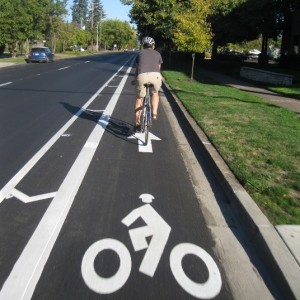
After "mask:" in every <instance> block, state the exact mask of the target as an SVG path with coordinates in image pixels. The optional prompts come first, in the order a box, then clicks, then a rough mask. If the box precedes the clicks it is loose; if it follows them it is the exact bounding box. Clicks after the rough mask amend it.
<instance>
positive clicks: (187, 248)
mask: <svg viewBox="0 0 300 300" xmlns="http://www.w3.org/2000/svg"><path fill="white" fill-rule="evenodd" d="M140 199H141V200H142V202H144V203H145V204H144V205H142V206H140V207H138V208H136V209H134V210H133V211H131V212H130V213H129V214H128V215H127V216H126V217H125V218H124V219H123V220H122V221H121V222H122V223H123V224H124V225H126V226H127V227H129V226H131V225H132V224H133V223H134V222H135V221H136V220H138V219H139V218H141V219H143V221H144V222H145V223H146V225H145V226H142V227H138V228H134V229H130V230H129V236H130V239H131V242H132V245H133V249H134V251H140V250H145V249H147V250H146V253H145V255H144V258H143V260H142V262H141V265H140V268H139V271H140V272H141V273H143V274H146V275H148V276H149V277H153V276H154V275H155V271H156V269H157V266H158V264H159V262H160V259H161V256H162V254H163V252H164V249H165V246H166V244H167V242H168V239H169V235H170V232H171V227H170V226H169V225H168V224H167V223H166V222H165V220H164V219H163V218H162V217H161V216H160V215H159V214H158V213H157V211H156V210H155V209H154V208H153V207H152V206H151V203H152V200H153V199H154V197H153V196H152V195H150V194H142V195H141V196H140ZM148 237H152V238H151V241H150V242H149V244H148V242H147V238H148ZM103 250H112V251H114V252H115V254H116V255H118V257H119V259H120V265H119V269H118V270H117V272H116V273H115V274H114V275H113V276H111V277H109V278H104V277H101V276H100V275H99V274H97V272H96V270H95V267H94V261H95V259H96V256H97V255H98V254H99V253H100V252H102V251H103ZM189 254H193V255H195V256H197V257H198V258H200V259H201V260H202V261H203V262H204V263H205V265H206V267H207V270H208V273H209V277H208V279H207V281H206V282H204V283H198V282H195V281H193V280H191V279H190V278H189V277H188V276H187V275H186V273H185V272H184V270H183V268H182V260H183V258H184V257H185V256H186V255H189ZM131 267H132V261H131V255H130V253H129V250H128V249H127V247H126V246H125V245H124V244H123V243H121V242H120V241H118V240H115V239H109V238H108V239H102V240H99V241H97V242H95V243H93V244H92V245H91V246H90V247H89V248H88V250H87V251H86V252H85V254H84V257H83V260H82V264H81V273H82V277H83V279H84V281H85V283H86V285H87V286H88V287H89V288H90V289H91V290H93V291H94V292H96V293H99V294H111V293H114V292H116V291H118V290H119V289H120V288H122V286H123V285H124V284H125V283H126V282H127V280H128V278H129V276H130V273H131ZM170 267H171V270H172V273H173V276H174V278H175V280H176V281H177V282H178V284H179V285H180V286H181V287H182V288H183V289H184V290H185V291H186V292H187V293H189V294H190V295H192V296H194V297H196V298H199V299H211V298H214V297H215V296H217V295H218V294H219V293H220V290H221V287H222V279H221V274H220V271H219V268H218V266H217V265H216V263H215V261H214V260H213V258H212V257H211V256H210V255H209V254H208V253H207V252H206V251H205V250H204V249H202V248H201V247H199V246H196V245H194V244H190V243H181V244H178V245H176V246H175V247H174V248H173V249H172V251H171V254H170Z"/></svg>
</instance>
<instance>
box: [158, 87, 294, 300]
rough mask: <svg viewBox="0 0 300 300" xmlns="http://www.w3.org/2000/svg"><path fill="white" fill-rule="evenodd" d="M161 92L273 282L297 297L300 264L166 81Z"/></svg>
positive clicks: (285, 291) (286, 295) (290, 295)
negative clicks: (187, 129) (190, 135)
mask: <svg viewBox="0 0 300 300" xmlns="http://www.w3.org/2000/svg"><path fill="white" fill-rule="evenodd" d="M163 91H164V93H165V95H166V98H167V99H168V101H169V102H170V98H171V100H172V102H171V103H170V105H171V107H172V109H173V110H174V109H176V110H177V112H175V114H177V115H178V114H180V115H181V117H184V119H185V121H186V122H187V123H188V126H189V127H190V130H192V131H193V133H194V135H195V137H196V138H197V139H198V143H197V146H199V150H200V151H201V154H203V155H205V157H206V160H207V162H208V164H209V165H210V167H211V170H212V171H213V173H214V176H215V177H216V178H217V180H218V181H219V182H220V183H221V186H222V188H223V190H224V192H225V194H226V196H227V197H228V199H230V202H231V204H232V207H233V208H234V210H235V213H236V215H237V217H238V218H239V220H240V221H241V223H242V224H243V225H244V226H245V230H246V232H247V234H248V235H249V236H250V239H251V240H252V241H253V243H254V245H255V248H256V249H257V250H258V253H259V255H260V257H261V259H262V261H264V262H265V265H266V268H267V269H268V270H269V272H270V274H272V275H273V276H274V280H275V282H276V285H277V286H278V287H279V288H280V290H281V291H282V293H283V294H284V296H285V297H286V299H300V285H299V278H300V267H299V265H298V263H297V261H296V260H295V258H294V256H293V255H292V254H291V252H290V251H289V249H288V248H287V246H286V244H285V243H284V241H283V240H282V238H281V237H280V235H279V234H278V232H277V231H276V229H275V228H274V226H273V225H272V224H271V223H270V222H269V220H268V219H267V218H266V216H265V215H264V214H263V213H262V211H261V210H260V208H259V207H258V206H257V205H256V203H255V202H254V200H253V199H252V198H251V197H250V195H249V194H248V193H247V192H246V190H245V189H244V188H243V187H242V185H241V184H240V183H239V181H238V180H237V179H236V177H235V176H234V174H233V173H232V172H231V170H230V169H229V168H228V166H227V164H226V163H225V162H224V160H223V158H222V157H221V156H220V154H219V153H218V152H217V150H216V149H215V148H214V147H213V145H211V144H210V142H209V139H208V137H207V136H206V135H205V133H204V132H203V131H202V130H201V129H200V127H199V126H198V125H197V124H196V122H195V120H194V119H193V118H192V117H191V116H190V115H189V113H188V112H187V111H186V109H185V107H184V106H183V105H182V103H181V101H180V100H179V99H178V98H177V96H176V95H175V93H174V92H173V91H172V89H171V88H170V87H169V86H168V84H167V83H165V82H164V83H163Z"/></svg>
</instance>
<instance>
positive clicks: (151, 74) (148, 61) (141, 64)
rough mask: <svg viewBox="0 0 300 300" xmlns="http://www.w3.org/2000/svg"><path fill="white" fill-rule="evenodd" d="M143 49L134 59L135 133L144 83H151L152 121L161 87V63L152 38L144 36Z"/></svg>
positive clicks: (138, 129) (138, 121) (144, 90)
mask: <svg viewBox="0 0 300 300" xmlns="http://www.w3.org/2000/svg"><path fill="white" fill-rule="evenodd" d="M142 45H143V49H142V50H141V51H140V52H139V55H138V56H137V59H136V76H137V80H136V82H137V86H136V92H137V98H136V102H135V128H134V129H135V131H140V129H141V125H140V116H141V109H142V105H143V98H144V97H145V96H146V88H145V86H144V85H145V84H146V83H152V84H153V87H152V88H151V90H150V93H151V106H152V119H153V120H156V119H157V109H158V104H159V95H158V91H159V89H160V87H161V81H162V77H161V73H160V67H161V64H162V63H163V60H162V57H161V55H160V53H159V52H158V51H156V50H154V48H155V41H154V39H153V38H151V37H149V36H146V37H144V38H143V40H142Z"/></svg>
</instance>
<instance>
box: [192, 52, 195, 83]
mask: <svg viewBox="0 0 300 300" xmlns="http://www.w3.org/2000/svg"><path fill="white" fill-rule="evenodd" d="M192 58H193V62H192V74H191V80H194V67H195V53H193V54H192Z"/></svg>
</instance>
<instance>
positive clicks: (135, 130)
mask: <svg viewBox="0 0 300 300" xmlns="http://www.w3.org/2000/svg"><path fill="white" fill-rule="evenodd" d="M134 132H141V125H140V124H138V125H135V126H134Z"/></svg>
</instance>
